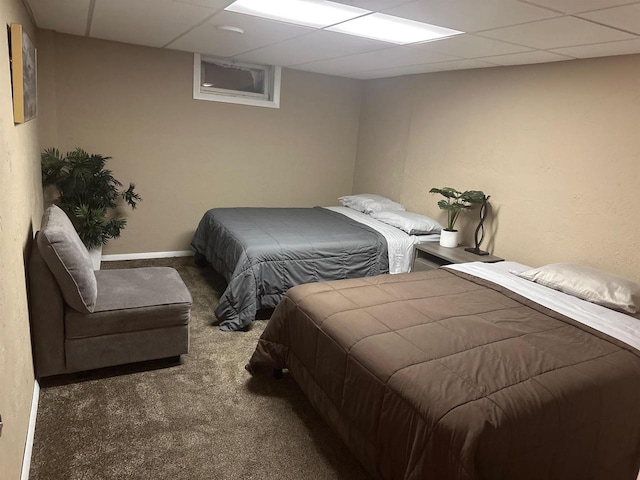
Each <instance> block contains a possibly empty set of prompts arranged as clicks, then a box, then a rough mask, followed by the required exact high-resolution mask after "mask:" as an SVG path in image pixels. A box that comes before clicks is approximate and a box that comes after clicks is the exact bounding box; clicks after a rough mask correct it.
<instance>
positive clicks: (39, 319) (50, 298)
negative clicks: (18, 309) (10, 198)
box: [28, 232, 66, 378]
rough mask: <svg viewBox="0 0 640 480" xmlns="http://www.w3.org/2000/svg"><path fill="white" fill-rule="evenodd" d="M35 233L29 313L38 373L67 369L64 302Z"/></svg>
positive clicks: (30, 277) (29, 266)
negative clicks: (41, 252)
mask: <svg viewBox="0 0 640 480" xmlns="http://www.w3.org/2000/svg"><path fill="white" fill-rule="evenodd" d="M38 235H40V232H38V233H37V234H36V239H34V242H33V246H32V248H31V256H30V257H29V264H28V270H29V317H30V320H31V343H32V345H33V357H34V365H35V373H36V377H38V378H40V377H46V376H48V375H56V374H58V373H63V372H64V371H65V370H66V361H65V353H64V339H65V335H64V309H65V302H64V299H63V297H62V292H61V291H60V287H59V286H58V282H57V281H56V279H55V277H54V276H53V273H51V270H50V269H49V267H48V266H47V264H46V262H45V261H44V259H43V258H42V255H41V254H40V249H39V248H38V242H37V237H38Z"/></svg>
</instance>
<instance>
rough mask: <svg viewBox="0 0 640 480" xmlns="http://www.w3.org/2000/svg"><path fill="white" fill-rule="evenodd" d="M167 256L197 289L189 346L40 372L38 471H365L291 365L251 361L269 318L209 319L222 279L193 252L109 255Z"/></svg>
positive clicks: (178, 475)
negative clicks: (75, 370)
mask: <svg viewBox="0 0 640 480" xmlns="http://www.w3.org/2000/svg"><path fill="white" fill-rule="evenodd" d="M150 265H154V266H156V265H158V266H159V265H162V266H164V265H168V266H173V267H175V268H177V270H178V271H179V272H180V275H181V276H182V278H183V280H184V281H185V283H186V284H187V287H188V288H189V290H190V291H191V295H192V296H193V307H192V310H191V314H192V317H191V352H190V353H189V354H188V355H185V356H183V357H182V363H181V364H179V365H175V366H169V367H167V363H166V362H163V361H158V362H147V363H145V364H137V365H133V366H124V367H115V368H111V369H102V370H99V371H95V372H91V373H90V374H89V375H88V376H85V377H84V378H78V376H69V377H63V378H56V379H54V380H53V381H48V382H41V387H42V388H41V392H40V402H39V407H38V419H37V424H36V433H35V442H34V447H33V455H32V462H31V475H30V478H31V479H32V480H45V479H46V480H57V479H65V480H67V479H69V480H72V479H83V480H89V479H100V480H107V479H159V480H161V479H176V480H178V479H189V480H198V479H216V480H218V479H220V480H226V479H261V480H268V479H283V480H284V479H295V480H299V479H313V480H321V479H349V480H358V479H363V480H364V479H368V478H369V477H368V475H367V473H366V472H365V470H364V469H363V468H362V467H361V465H360V464H359V463H358V461H357V460H356V459H355V457H353V456H352V455H351V454H350V453H349V451H348V450H347V448H346V447H345V446H344V444H343V443H341V441H340V440H339V439H338V437H337V436H336V435H334V434H333V432H332V431H331V430H330V429H329V428H328V427H327V426H326V424H325V423H324V422H323V421H322V420H321V418H320V417H319V416H318V415H317V414H316V412H315V411H314V410H313V408H312V407H311V405H310V404H309V403H308V401H307V399H306V398H305V397H304V395H303V394H302V392H301V391H300V389H299V388H298V386H297V385H296V384H295V382H294V381H293V380H292V379H291V378H290V377H289V376H287V375H285V377H284V378H283V379H282V380H274V379H273V378H272V377H257V378H254V377H251V376H250V375H249V374H248V373H247V372H246V371H245V369H244V365H245V364H246V362H247V360H248V359H249V357H250V356H251V353H252V352H253V349H254V347H255V344H256V342H257V339H258V337H259V336H260V333H261V332H262V331H263V329H264V327H265V325H266V322H267V321H266V320H258V321H256V322H254V323H253V326H252V328H251V329H250V330H249V331H248V332H234V333H224V332H221V331H220V330H219V329H218V328H217V327H214V326H212V325H211V322H212V321H213V320H214V318H215V317H214V315H213V310H214V308H215V305H217V299H218V297H219V295H220V293H221V292H222V291H223V289H224V287H225V284H224V280H223V279H222V277H220V276H219V275H217V274H216V273H215V272H214V271H213V270H212V269H211V268H210V267H209V268H205V269H200V268H197V267H196V266H195V265H194V264H193V259H192V258H182V259H161V260H148V261H131V262H109V263H103V268H129V267H139V266H150Z"/></svg>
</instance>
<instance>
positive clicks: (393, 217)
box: [371, 210, 442, 235]
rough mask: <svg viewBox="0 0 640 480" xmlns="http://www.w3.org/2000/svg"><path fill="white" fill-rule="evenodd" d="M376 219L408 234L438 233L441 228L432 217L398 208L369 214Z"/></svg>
mask: <svg viewBox="0 0 640 480" xmlns="http://www.w3.org/2000/svg"><path fill="white" fill-rule="evenodd" d="M371 216H372V217H373V218H375V219H376V220H380V221H381V222H383V223H386V224H387V225H391V226H392V227H396V228H399V229H400V230H404V231H405V232H407V233H408V234H409V235H422V234H425V233H438V232H440V230H442V225H440V224H439V223H438V222H436V221H435V220H434V219H433V218H429V217H427V216H425V215H420V214H419V213H413V212H403V211H399V210H382V211H381V212H373V213H372V214H371Z"/></svg>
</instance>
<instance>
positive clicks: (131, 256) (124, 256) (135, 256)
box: [102, 250, 194, 262]
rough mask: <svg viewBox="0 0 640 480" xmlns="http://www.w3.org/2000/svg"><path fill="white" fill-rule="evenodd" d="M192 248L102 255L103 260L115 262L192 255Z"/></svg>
mask: <svg viewBox="0 0 640 480" xmlns="http://www.w3.org/2000/svg"><path fill="white" fill-rule="evenodd" d="M193 255H194V253H193V252H192V251H191V250H178V251H175V252H141V253H116V254H113V255H102V261H103V262H115V261H118V260H146V259H148V258H171V257H192V256H193Z"/></svg>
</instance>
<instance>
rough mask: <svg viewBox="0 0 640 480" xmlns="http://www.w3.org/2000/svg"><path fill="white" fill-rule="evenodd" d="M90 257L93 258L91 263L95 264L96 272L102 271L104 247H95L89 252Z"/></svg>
mask: <svg viewBox="0 0 640 480" xmlns="http://www.w3.org/2000/svg"><path fill="white" fill-rule="evenodd" d="M89 257H91V263H93V269H94V270H100V261H101V259H102V245H100V246H99V247H94V248H92V249H91V250H89Z"/></svg>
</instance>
